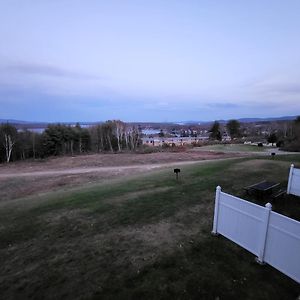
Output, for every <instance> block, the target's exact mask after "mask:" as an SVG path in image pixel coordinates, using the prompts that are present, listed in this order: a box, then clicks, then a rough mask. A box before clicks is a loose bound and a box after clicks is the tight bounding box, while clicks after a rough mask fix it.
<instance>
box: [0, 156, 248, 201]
mask: <svg viewBox="0 0 300 300" xmlns="http://www.w3.org/2000/svg"><path fill="white" fill-rule="evenodd" d="M239 156H244V155H242V154H236V153H235V154H234V153H226V154H225V153H217V152H196V151H186V152H179V153H178V152H177V153H173V152H159V153H150V154H136V153H120V154H91V155H81V156H74V157H55V158H49V159H45V160H36V161H19V162H14V163H10V164H2V165H0V200H2V201H3V200H11V199H16V198H20V197H26V196H30V195H34V194H39V193H44V192H48V191H54V190H57V189H64V188H70V187H76V186H80V185H82V184H90V183H96V182H99V183H100V182H105V181H107V180H110V179H113V178H121V177H125V176H132V175H137V174H142V173H145V172H148V171H150V170H153V169H159V168H166V167H170V166H176V165H181V164H191V163H194V162H198V161H206V160H213V159H224V158H232V157H239Z"/></svg>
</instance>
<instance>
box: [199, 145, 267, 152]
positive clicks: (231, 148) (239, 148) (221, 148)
mask: <svg viewBox="0 0 300 300" xmlns="http://www.w3.org/2000/svg"><path fill="white" fill-rule="evenodd" d="M199 150H203V151H218V152H264V151H266V148H265V147H258V146H254V145H244V144H216V145H208V146H203V147H200V148H199Z"/></svg>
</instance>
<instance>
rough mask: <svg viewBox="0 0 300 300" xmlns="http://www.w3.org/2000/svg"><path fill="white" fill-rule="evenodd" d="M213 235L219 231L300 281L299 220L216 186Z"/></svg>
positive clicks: (259, 260)
mask: <svg viewBox="0 0 300 300" xmlns="http://www.w3.org/2000/svg"><path fill="white" fill-rule="evenodd" d="M212 233H213V234H221V235H223V236H225V237H226V238H228V239H230V240H232V241H233V242H235V243H237V244H238V245H240V246H242V247H243V248H245V249H247V250H248V251H250V252H251V253H253V254H254V255H257V261H258V262H260V263H264V262H266V263H268V264H270V265H271V266H273V267H274V268H276V269H278V270H279V271H281V272H283V273H284V274H286V275H288V276H289V277H291V278H292V279H294V280H295V281H297V282H298V283H300V222H298V221H296V220H293V219H291V218H288V217H285V216H283V215H280V214H278V213H276V212H273V211H272V205H271V204H270V203H267V204H266V207H263V206H259V205H256V204H254V203H251V202H248V201H245V200H243V199H240V198H238V197H235V196H232V195H229V194H226V193H224V192H222V191H221V187H219V186H218V187H217V191H216V200H215V213H214V223H213V231H212Z"/></svg>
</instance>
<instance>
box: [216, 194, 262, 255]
mask: <svg viewBox="0 0 300 300" xmlns="http://www.w3.org/2000/svg"><path fill="white" fill-rule="evenodd" d="M263 218H264V208H262V207H260V206H258V205H256V204H253V203H250V202H248V201H245V200H243V199H240V198H237V197H234V196H231V195H228V194H226V193H223V192H221V194H220V200H219V218H218V232H219V233H221V234H222V235H223V236H225V237H227V238H229V239H231V240H232V241H234V242H235V243H237V244H238V245H240V246H242V247H243V248H245V249H247V250H248V251H250V252H252V253H253V254H255V255H258V253H259V246H260V244H261V240H260V237H261V234H260V233H261V232H262V229H263Z"/></svg>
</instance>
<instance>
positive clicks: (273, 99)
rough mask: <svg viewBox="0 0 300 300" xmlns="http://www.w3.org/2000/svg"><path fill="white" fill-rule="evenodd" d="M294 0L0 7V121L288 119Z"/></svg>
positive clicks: (295, 48) (295, 99)
mask: <svg viewBox="0 0 300 300" xmlns="http://www.w3.org/2000/svg"><path fill="white" fill-rule="evenodd" d="M299 16H300V1H299V0H287V1H282V0H269V1H267V0H251V1H238V0H235V1H234V0H222V1H221V0H218V1H217V0H206V1H205V0H204V1H201V0H196V1H193V0H187V1H176V0H172V1H171V0H170V1H169V0H164V1H162V0H151V1H142V0H136V1H131V0H128V1H127V0H119V1H116V0H109V1H107V0H103V1H102V0H95V1H92V0H85V1H83V0H82V1H77V0H49V1H47V0H42V1H37V0H19V1H15V0H0V119H21V120H31V121H103V120H107V119H121V120H123V121H184V120H214V119H229V118H240V117H274V116H284V115H297V114H300V17H299Z"/></svg>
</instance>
